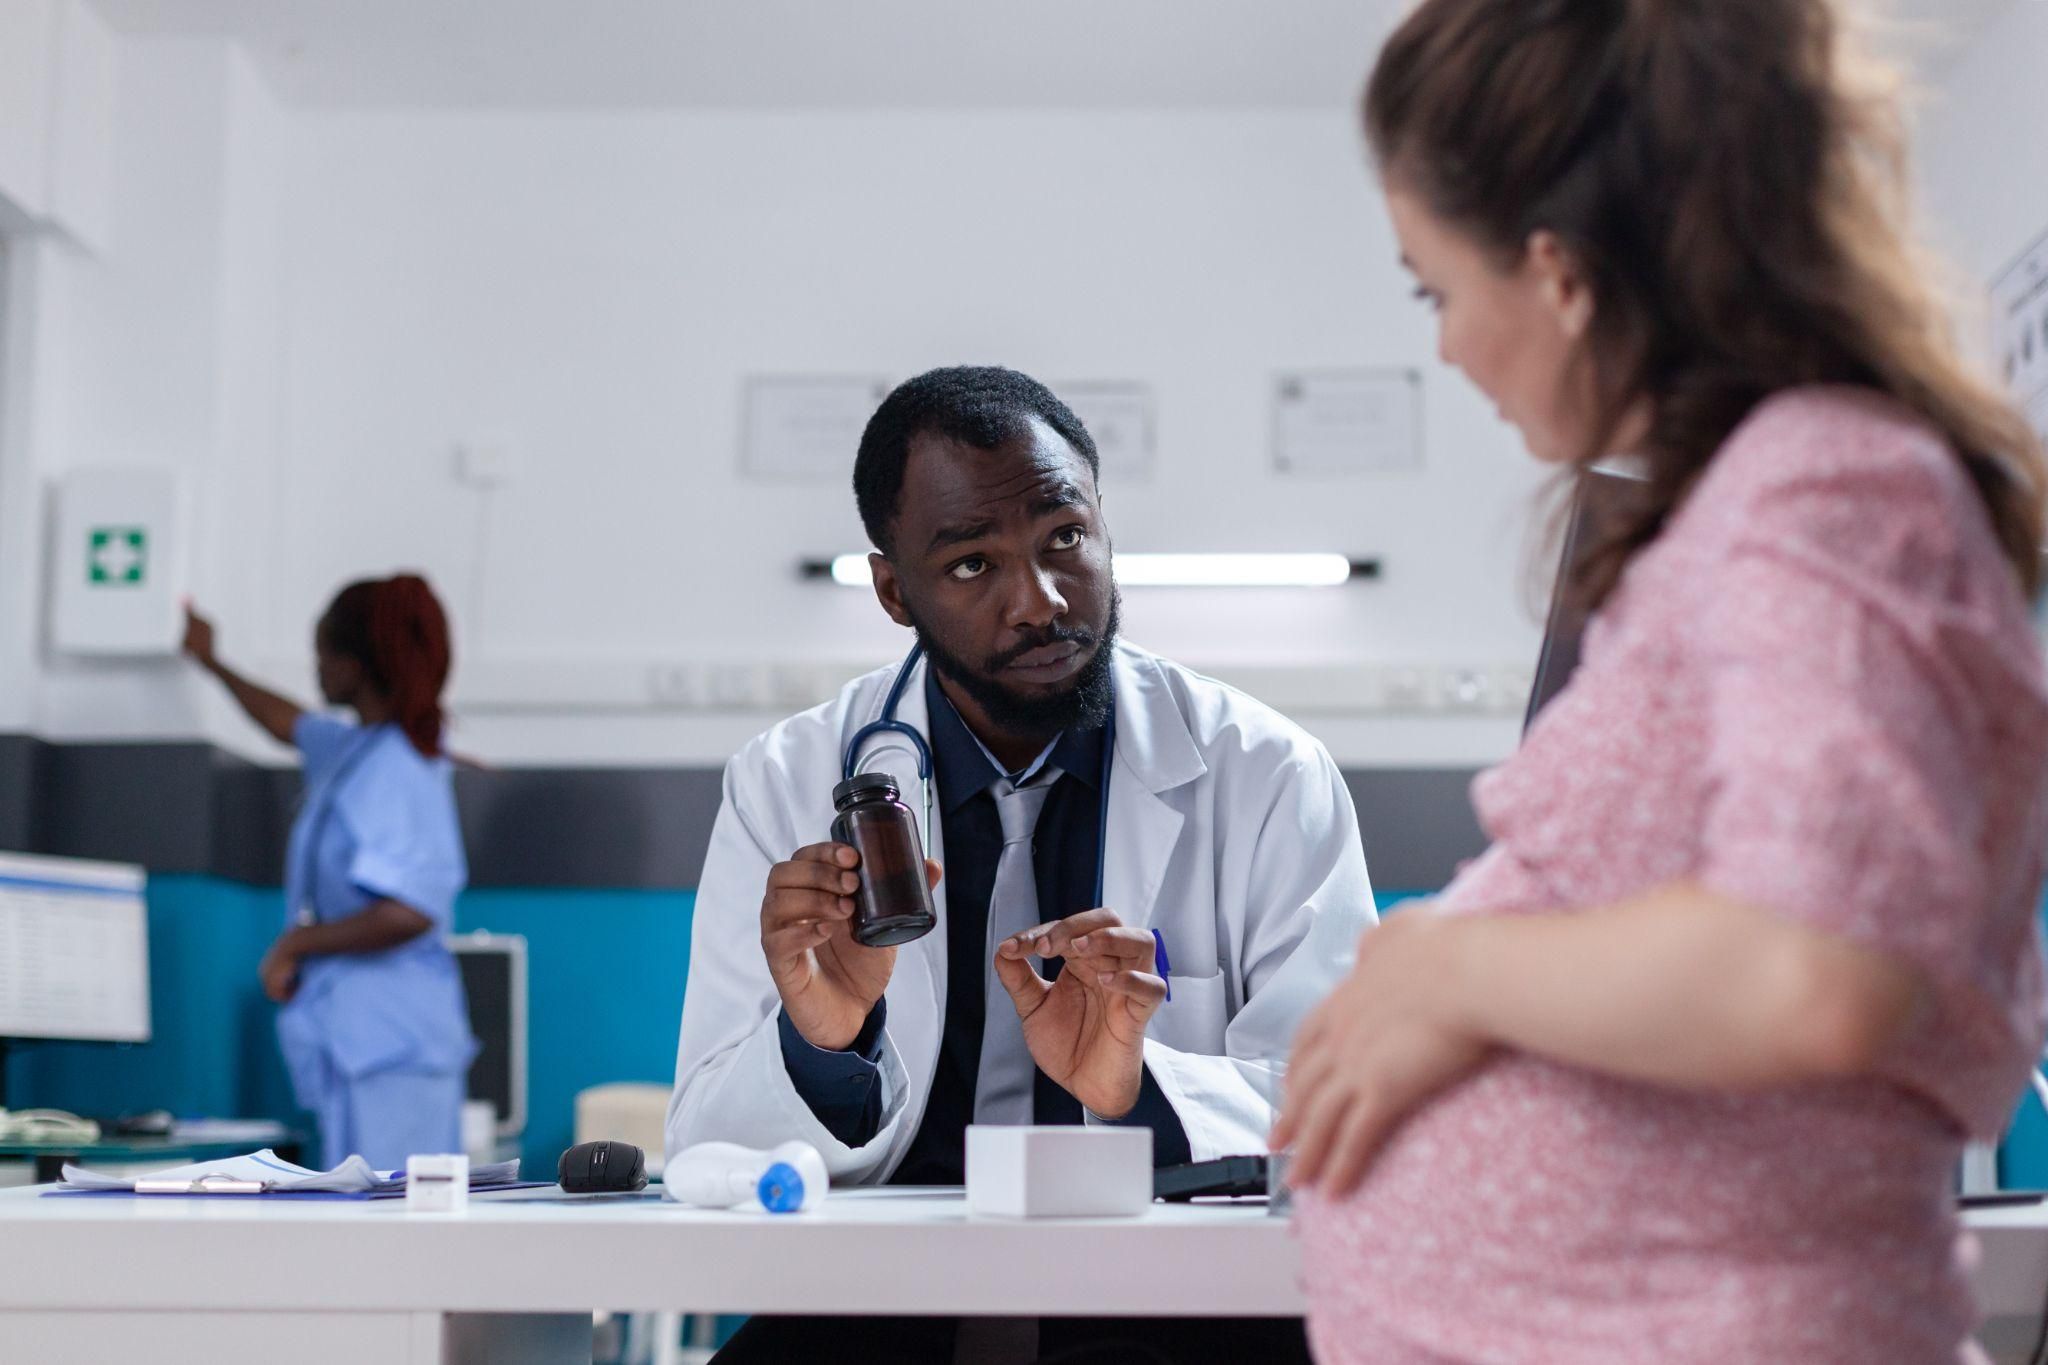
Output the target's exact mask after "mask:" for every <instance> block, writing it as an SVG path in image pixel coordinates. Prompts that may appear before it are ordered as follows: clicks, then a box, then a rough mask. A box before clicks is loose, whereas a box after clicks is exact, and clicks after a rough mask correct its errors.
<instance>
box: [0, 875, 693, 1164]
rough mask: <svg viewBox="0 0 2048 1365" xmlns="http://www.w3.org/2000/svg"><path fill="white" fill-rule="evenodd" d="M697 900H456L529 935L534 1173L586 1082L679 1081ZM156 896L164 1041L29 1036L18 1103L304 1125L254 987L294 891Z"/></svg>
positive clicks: (505, 896) (499, 896)
mask: <svg viewBox="0 0 2048 1365" xmlns="http://www.w3.org/2000/svg"><path fill="white" fill-rule="evenodd" d="M695 899H696V898H695V896H694V895H693V894H692V893H690V892H687V891H642V890H625V891H609V890H600V891H582V890H547V891H505V890H485V891H475V892H471V893H469V894H467V895H465V896H464V897H463V898H462V900H461V902H460V903H459V904H458V905H457V906H456V912H455V921H456V928H457V929H458V930H460V931H465V932H466V931H469V930H473V929H488V930H490V931H491V932H493V933H501V934H523V935H524V936H525V937H526V940H527V954H528V980H527V999H528V1018H527V1027H528V1052H527V1062H528V1071H527V1075H528V1116H527V1130H526V1142H525V1146H524V1149H523V1151H522V1156H523V1157H524V1159H525V1163H526V1169H527V1170H528V1171H529V1172H541V1173H544V1177H551V1176H552V1175H553V1173H554V1169H555V1159H556V1157H558V1156H559V1155H560V1154H561V1151H562V1149H563V1148H564V1147H566V1146H568V1144H569V1139H570V1137H571V1135H572V1132H573V1125H574V1106H575V1096H576V1092H577V1091H578V1090H581V1089H583V1088H584V1087H586V1086H590V1085H597V1084H601V1083H603V1082H606V1081H629V1080H630V1081H655V1082H658V1083H661V1084H664V1085H665V1084H668V1083H669V1082H670V1081H672V1080H673V1079H674V1077H675V1059H676V1030H677V1027H678V1024H679V1023H680V1021H681V1018H682V1008H683V983H684V979H685V976H686V974H687V972H688V970H689V950H690V913H691V909H692V906H693V905H694V904H695ZM148 904H149V935H150V1003H151V1013H152V1016H153V1019H154V1027H153V1035H154V1036H153V1037H152V1039H151V1041H150V1042H148V1043H145V1044H138V1045H133V1046H108V1045H101V1044H85V1043H33V1044H24V1045H21V1046H20V1047H18V1048H17V1049H16V1050H15V1051H14V1053H13V1054H12V1057H11V1060H10V1064H9V1067H8V1081H7V1095H6V1099H5V1103H6V1105H7V1106H8V1107H10V1108H25V1107H29V1106H54V1107H57V1108H63V1109H70V1110H74V1111H76V1112H79V1113H84V1114H91V1115H95V1116H101V1117H105V1116H111V1115H115V1114H120V1113H124V1112H128V1111H131V1110H140V1109H158V1108H161V1109H169V1110H171V1111H172V1112H173V1113H176V1114H179V1115H233V1116H238V1117H244V1116H253V1117H269V1118H280V1119H286V1120H289V1121H297V1122H301V1123H303V1122H304V1119H303V1116H302V1115H300V1114H299V1113H298V1111H297V1109H296V1107H295V1105H294V1104H293V1101H292V1098H291V1087H290V1084H289V1082H288V1081H287V1080H286V1077H285V1074H284V1066H283V1063H282V1062H281V1060H280V1059H279V1057H278V1053H277V1041H276V1036H275V1033H274V1032H273V1023H272V1021H273V1020H274V1018H275V1010H274V1009H273V1007H272V1006H271V1005H270V1003H269V1002H268V1001H267V1000H265V999H264V998H263V994H262V992H261V990H260V989H258V987H257V984H256V964H257V963H258V962H259V961H260V960H261V959H262V956H263V951H264V949H265V948H266V947H268V946H269V944H270V941H271V939H272V937H274V936H275V934H276V932H277V928H278V925H279V923H280V921H281V919H282V908H281V907H282V893H281V892H279V891H278V890H277V889H276V888H274V887H250V886H244V885H242V884H240V883H238V882H230V881H224V880H221V879H218V878H213V877H200V876H159V877H152V878H151V879H150V883H149V894H148Z"/></svg>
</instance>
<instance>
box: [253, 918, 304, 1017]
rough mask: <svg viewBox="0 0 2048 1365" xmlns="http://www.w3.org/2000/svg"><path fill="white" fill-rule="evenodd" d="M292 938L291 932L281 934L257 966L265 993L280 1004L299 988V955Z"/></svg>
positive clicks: (257, 973)
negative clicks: (291, 941)
mask: <svg viewBox="0 0 2048 1365" xmlns="http://www.w3.org/2000/svg"><path fill="white" fill-rule="evenodd" d="M290 939H291V934H290V933H289V932H286V933H283V934H279V935H278V937H277V941H276V942H275V943H273V944H271V945H270V951H269V952H267V953H265V954H264V955H263V961H262V963H261V964H260V965H259V966H258V967H257V968H256V975H257V976H258V977H259V978H260V979H261V980H262V982H263V993H264V994H265V995H267V996H269V997H270V998H271V999H272V1000H274V1001H276V1002H277V1003H278V1004H280V1005H282V1004H284V1003H285V1002H286V1001H287V1000H290V999H291V998H292V996H293V995H295V994H297V992H298V989H299V955H298V953H296V952H295V951H293V949H292V946H291V943H290Z"/></svg>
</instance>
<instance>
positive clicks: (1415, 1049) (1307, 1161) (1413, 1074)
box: [1271, 905, 1489, 1198]
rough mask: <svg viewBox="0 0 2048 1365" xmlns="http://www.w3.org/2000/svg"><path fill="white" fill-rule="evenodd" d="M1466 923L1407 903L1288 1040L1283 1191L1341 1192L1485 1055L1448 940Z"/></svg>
mask: <svg viewBox="0 0 2048 1365" xmlns="http://www.w3.org/2000/svg"><path fill="white" fill-rule="evenodd" d="M1471 923H1473V922H1467V921H1459V920H1455V919H1445V918H1442V917H1440V916H1438V915H1436V914H1434V913H1432V912H1431V910H1430V909H1429V908H1428V907H1427V906H1420V905H1417V906H1410V907H1408V908H1407V909H1404V910H1402V911H1400V912H1398V913H1396V914H1395V915H1394V916H1393V917H1392V918H1390V919H1388V920H1387V921H1385V922H1384V923H1382V924H1381V925H1379V926H1378V927H1377V928H1373V929H1368V930H1366V932H1365V933H1364V935H1363V936H1361V938H1360V939H1359V945H1358V963H1357V965H1356V966H1354V967H1353V968H1352V970H1351V973H1350V974H1349V975H1348V976H1346V977H1345V978H1344V980H1343V981H1342V982H1340V983H1339V984H1338V986H1337V989H1336V990H1335V991H1333V992H1331V994H1330V996H1329V998H1328V999H1327V1000H1325V1001H1324V1002H1323V1003H1322V1004H1321V1005H1319V1006H1317V1007H1316V1009H1315V1010H1314V1011H1313V1012H1311V1013H1310V1014H1309V1016H1308V1018H1307V1020H1305V1021H1304V1022H1303V1024H1302V1026H1301V1032H1300V1033H1299V1034H1298V1035H1297V1036H1296V1038H1295V1043H1294V1055H1293V1057H1292V1059H1291V1060H1290V1061H1289V1063H1288V1066H1287V1080H1286V1091H1285V1095H1286V1099H1285V1104H1284V1107H1283V1108H1282V1110H1281V1114H1280V1119H1279V1122H1278V1123H1276V1124H1275V1125H1274V1128H1273V1134H1272V1138H1271V1145H1272V1148H1273V1150H1274V1151H1276V1152H1277V1151H1280V1150H1282V1149H1283V1148H1286V1147H1289V1146H1292V1147H1293V1148H1294V1157H1293V1161H1292V1162H1291V1164H1290V1165H1289V1167H1288V1173H1287V1179H1288V1183H1289V1184H1291V1185H1293V1186H1295V1187H1297V1188H1308V1187H1310V1186H1316V1187H1319V1188H1320V1189H1321V1190H1322V1192H1323V1193H1324V1194H1326V1195H1329V1196H1330V1197H1332V1198H1341V1197H1342V1196H1344V1195H1346V1194H1349V1193H1350V1192H1351V1191H1352V1190H1353V1189H1355V1188H1357V1186H1358V1182H1359V1181H1360V1180H1361V1179H1362V1178H1363V1177H1364V1175H1365V1171H1366V1168H1367V1167H1368V1166H1369V1165H1370V1164H1371V1163H1372V1159H1373V1157H1374V1156H1375V1155H1376V1154H1377V1153H1378V1152H1379V1150H1380V1148H1381V1147H1382V1146H1383V1145H1384V1144H1385V1143H1386V1140H1387V1138H1388V1137H1389V1136H1391V1135H1392V1133H1393V1131H1394V1130H1395V1128H1397V1127H1399V1126H1400V1124H1401V1123H1402V1121H1403V1120H1405V1119H1406V1118H1407V1117H1408V1116H1409V1115H1410V1114H1412V1113H1414V1112H1415V1110H1417V1109H1418V1108H1420V1107H1421V1106H1422V1105H1423V1104H1424V1103H1425V1102H1427V1101H1428V1100H1429V1099H1430V1098H1431V1097H1432V1096H1434V1095H1435V1094H1437V1093H1438V1092H1439V1091H1441V1090H1443V1089H1445V1088H1446V1087H1448V1086H1450V1085H1452V1084H1453V1083H1455V1082H1456V1081H1458V1080H1459V1079H1460V1078H1461V1077H1463V1076H1464V1075H1465V1074H1466V1073H1467V1072H1469V1071H1471V1070H1472V1068H1473V1067H1475V1066H1477V1065H1478V1064H1479V1062H1480V1061H1482V1060H1483V1059H1484V1058H1485V1056H1486V1054H1487V1051H1488V1050H1489V1044H1488V1042H1487V1041H1486V1040H1485V1039H1484V1038H1482V1037H1480V1036H1479V1035H1478V1034H1477V1033H1476V1032H1475V1031H1474V1030H1473V1029H1472V1027H1471V1026H1470V1025H1469V1024H1468V1023H1467V1022H1465V1015H1464V1011H1463V1010H1462V1008H1461V1007H1460V1004H1459V1000H1458V992H1459V989H1460V986H1459V981H1458V973H1457V971H1456V957H1455V949H1456V939H1457V935H1458V934H1459V933H1461V932H1463V931H1464V930H1466V929H1467V928H1468V927H1470V924H1471Z"/></svg>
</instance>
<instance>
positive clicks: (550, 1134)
mask: <svg viewBox="0 0 2048 1365" xmlns="http://www.w3.org/2000/svg"><path fill="white" fill-rule="evenodd" d="M1427 894H1429V893H1427V892H1421V891H1381V892H1380V893H1379V904H1380V908H1381V909H1382V910H1394V909H1396V908H1397V907H1398V906H1399V905H1400V904H1401V903H1402V902H1403V901H1408V900H1413V899H1415V898H1417V897H1420V896H1423V895H1427ZM148 899H149V933H150V998H151V1006H152V1014H153V1015H154V1019H155V1037H154V1039H153V1041H151V1042H149V1043H146V1044H142V1045H139V1046H133V1047H130V1046H114V1047H109V1046H89V1045H85V1044H77V1043H48V1044H37V1045H29V1046H25V1047H21V1048H19V1049H17V1050H16V1051H15V1053H14V1054H13V1056H12V1059H11V1061H10V1064H9V1067H8V1082H7V1094H6V1097H5V1103H6V1105H7V1106H8V1107H10V1108H20V1107H26V1106H30V1105H47V1106H55V1107H58V1108H63V1109H71V1110H75V1111H77V1112H80V1113H85V1114H93V1115H112V1114H118V1113H122V1112H126V1111H129V1110H137V1109H158V1108H161V1109H169V1110H171V1111H172V1112H173V1113H177V1114H180V1115H235V1116H256V1117H270V1118H281V1119H287V1120H296V1121H299V1122H301V1123H302V1124H303V1123H304V1118H303V1116H302V1115H299V1114H298V1113H297V1111H296V1110H295V1108H294V1106H293V1104H292V1100H291V1089H290V1086H289V1084H288V1083H287V1082H286V1079H285V1075H284V1068H283V1064H282V1063H281V1062H280V1061H279V1060H278V1055H277V1044H276V1041H275V1038H274V1036H273V1034H272V1032H271V1020H272V1017H273V1010H272V1008H271V1006H270V1004H269V1002H267V1001H266V1000H264V998H263V996H262V993H261V992H260V991H259V990H258V989H257V986H256V963H257V961H258V960H259V959H260V958H261V957H262V956H263V950H264V949H265V947H267V946H268V945H269V943H270V940H271V937H272V936H273V935H274V934H275V933H276V930H277V926H278V921H279V919H280V918H281V914H282V910H281V902H282V893H281V892H279V891H278V890H277V889H276V888H274V887H251V886H245V885H243V884H241V883H239V882H231V881H224V880H221V879H219V878H214V877H196V876H193V877H185V876H162V877H153V878H151V879H150V883H149V897H148ZM695 900H696V897H695V895H694V894H693V893H691V892H688V891H638V890H634V891H624V890H533V891H519V890H496V889H491V890H481V891H471V892H469V893H467V894H465V895H464V896H463V898H462V900H461V901H460V902H459V903H458V904H457V906H456V911H455V922H456V928H457V930H459V931H461V932H469V931H471V930H476V929H488V930H490V931H491V932H492V933H498V934H521V935H524V936H525V938H526V941H527V957H528V980H527V1000H528V1006H527V1008H528V1018H527V1034H528V1041H527V1049H528V1080H527V1086H528V1116H527V1126H526V1140H525V1145H524V1149H523V1152H522V1156H523V1158H524V1162H525V1168H526V1171H527V1172H528V1173H529V1174H531V1175H535V1176H538V1177H539V1178H542V1179H546V1178H550V1177H551V1176H552V1175H553V1173H554V1168H555V1159H556V1158H557V1157H558V1156H560V1155H561V1152H562V1149H563V1148H564V1147H566V1146H568V1145H569V1141H570V1138H571V1136H572V1135H573V1126H574V1120H575V1113H574V1107H575V1098H576V1092H577V1091H579V1090H582V1089H584V1088H585V1087H587V1086H592V1085H600V1084H603V1083H605V1082H607V1081H654V1082H657V1083H660V1084H664V1085H666V1084H668V1083H669V1082H670V1081H672V1080H673V1079H674V1076H675V1049H676V1030H677V1027H678V1025H679V1023H680V1021H681V1019H682V1010H683V983H684V980H685V978H686V976H687V974H688V971H689V961H690V916H691V912H692V910H693V908H694V905H695ZM306 1126H308V1127H310V1125H306ZM2001 1165H2002V1169H2003V1171H2004V1178H2005V1183H2006V1184H2007V1185H2010V1186H2016V1187H2026V1188H2048V1114H2044V1113H2043V1112H2042V1110H2041V1107H2040V1106H2039V1105H2038V1104H2036V1103H2035V1102H2034V1100H2033V1098H2032V1097H2031V1095H2030V1096H2028V1098H2027V1099H2026V1100H2024V1101H2023V1102H2022V1103H2021V1105H2020V1106H2019V1112H2018V1117H2017V1120H2016V1122H2015V1125H2014V1128H2013V1131H2012V1134H2011V1136H2010V1137H2009V1138H2008V1140H2007V1142H2006V1145H2005V1150H2004V1152H2003V1154H2002V1160H2001Z"/></svg>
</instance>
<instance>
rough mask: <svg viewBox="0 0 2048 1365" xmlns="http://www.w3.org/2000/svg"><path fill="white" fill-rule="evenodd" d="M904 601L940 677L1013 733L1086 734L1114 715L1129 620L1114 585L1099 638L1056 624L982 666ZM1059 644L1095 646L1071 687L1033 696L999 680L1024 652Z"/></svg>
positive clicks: (1047, 736) (1030, 735)
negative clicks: (943, 640)
mask: <svg viewBox="0 0 2048 1365" xmlns="http://www.w3.org/2000/svg"><path fill="white" fill-rule="evenodd" d="M903 605H904V610H905V611H906V612H907V613H908V614H909V616H910V625H911V628H912V629H913V630H915V631H916V632H917V642H918V644H920V645H922V646H923V647H924V655H925V658H927V659H929V660H930V661H931V666H932V667H933V668H934V669H935V670H937V672H938V674H939V676H940V677H942V678H944V679H945V680H946V681H948V682H950V683H952V684H954V685H955V686H956V687H958V688H959V689H960V690H961V691H963V692H965V693H966V694H967V695H968V696H970V697H972V698H974V702H975V705H977V706H979V707H980V708H981V709H982V710H983V711H984V712H985V713H987V715H988V718H989V719H990V720H991V721H993V722H995V724H996V725H998V726H1000V727H1001V728H1002V729H1003V730H1005V731H1007V732H1008V733H1010V734H1013V735H1021V736H1025V737H1028V738H1043V739H1051V738H1052V737H1053V736H1054V735H1057V734H1060V733H1062V732H1064V731H1067V730H1075V731H1080V732H1083V733H1085V732H1087V731H1089V730H1093V729H1095V728H1096V727H1097V726H1099V725H1101V724H1102V723H1103V722H1104V721H1106V720H1108V719H1109V712H1110V708H1111V707H1112V706H1113V705H1114V704H1115V701H1116V691H1115V688H1114V686H1113V685H1112V683H1111V681H1110V679H1111V671H1112V669H1113V667H1114V666H1115V663H1116V639H1117V632H1118V630H1119V629H1120V628H1121V627H1122V624H1123V607H1124V600H1123V594H1122V592H1120V591H1118V590H1117V589H1116V588H1115V587H1114V586H1112V587H1111V588H1110V590H1109V622H1108V624H1107V625H1105V626H1104V627H1103V629H1102V633H1101V635H1100V636H1099V637H1098V636H1097V635H1096V633H1095V632H1094V631H1091V630H1081V629H1078V628H1076V627H1072V626H1057V625H1056V626H1054V627H1052V628H1051V629H1050V630H1047V631H1045V632H1043V633H1042V634H1040V635H1037V636H1034V637H1033V638H1032V639H1030V640H1027V641H1025V642H1024V643H1022V644H1020V645H1017V646H1015V647H1013V648H1011V649H1009V650H1007V651H1005V652H1004V653H1002V654H999V655H997V656H996V657H995V658H993V659H990V660H989V661H988V662H987V663H986V664H984V665H983V666H982V667H981V668H975V667H973V666H971V665H969V664H968V663H967V662H966V661H965V660H963V659H962V658H961V657H960V656H959V655H957V654H954V653H953V652H952V651H950V650H948V649H947V648H946V647H945V646H944V645H942V644H940V643H939V641H938V638H937V637H936V636H935V635H933V634H932V632H931V631H929V630H927V629H926V628H925V625H924V623H923V622H922V621H920V620H919V619H918V616H917V613H916V611H914V610H912V609H911V607H910V604H909V603H908V602H905V603H904V604H903ZM1053 644H1077V645H1079V646H1081V648H1083V649H1087V648H1089V647H1091V646H1093V647H1094V650H1095V653H1094V654H1093V655H1091V656H1089V659H1088V662H1087V663H1085V664H1083V665H1081V671H1080V672H1079V673H1076V674H1075V675H1074V676H1073V678H1072V679H1071V680H1069V682H1068V683H1067V687H1066V690H1065V691H1063V692H1056V693H1053V694H1051V695H1049V696H1043V697H1028V696H1024V695H1022V694H1020V693H1018V692H1016V691H1014V690H1013V689H1011V688H1010V687H1008V686H1005V685H1004V684H1003V683H1002V682H1000V681H998V676H999V675H1000V674H1001V673H1002V671H1003V670H1004V669H1006V668H1008V667H1009V666H1010V664H1011V663H1013V662H1015V661H1016V660H1017V659H1019V658H1021V657H1023V655H1024V654H1026V653H1028V652H1029V651H1031V650H1034V649H1042V648H1044V647H1045V646H1046V645H1053Z"/></svg>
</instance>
